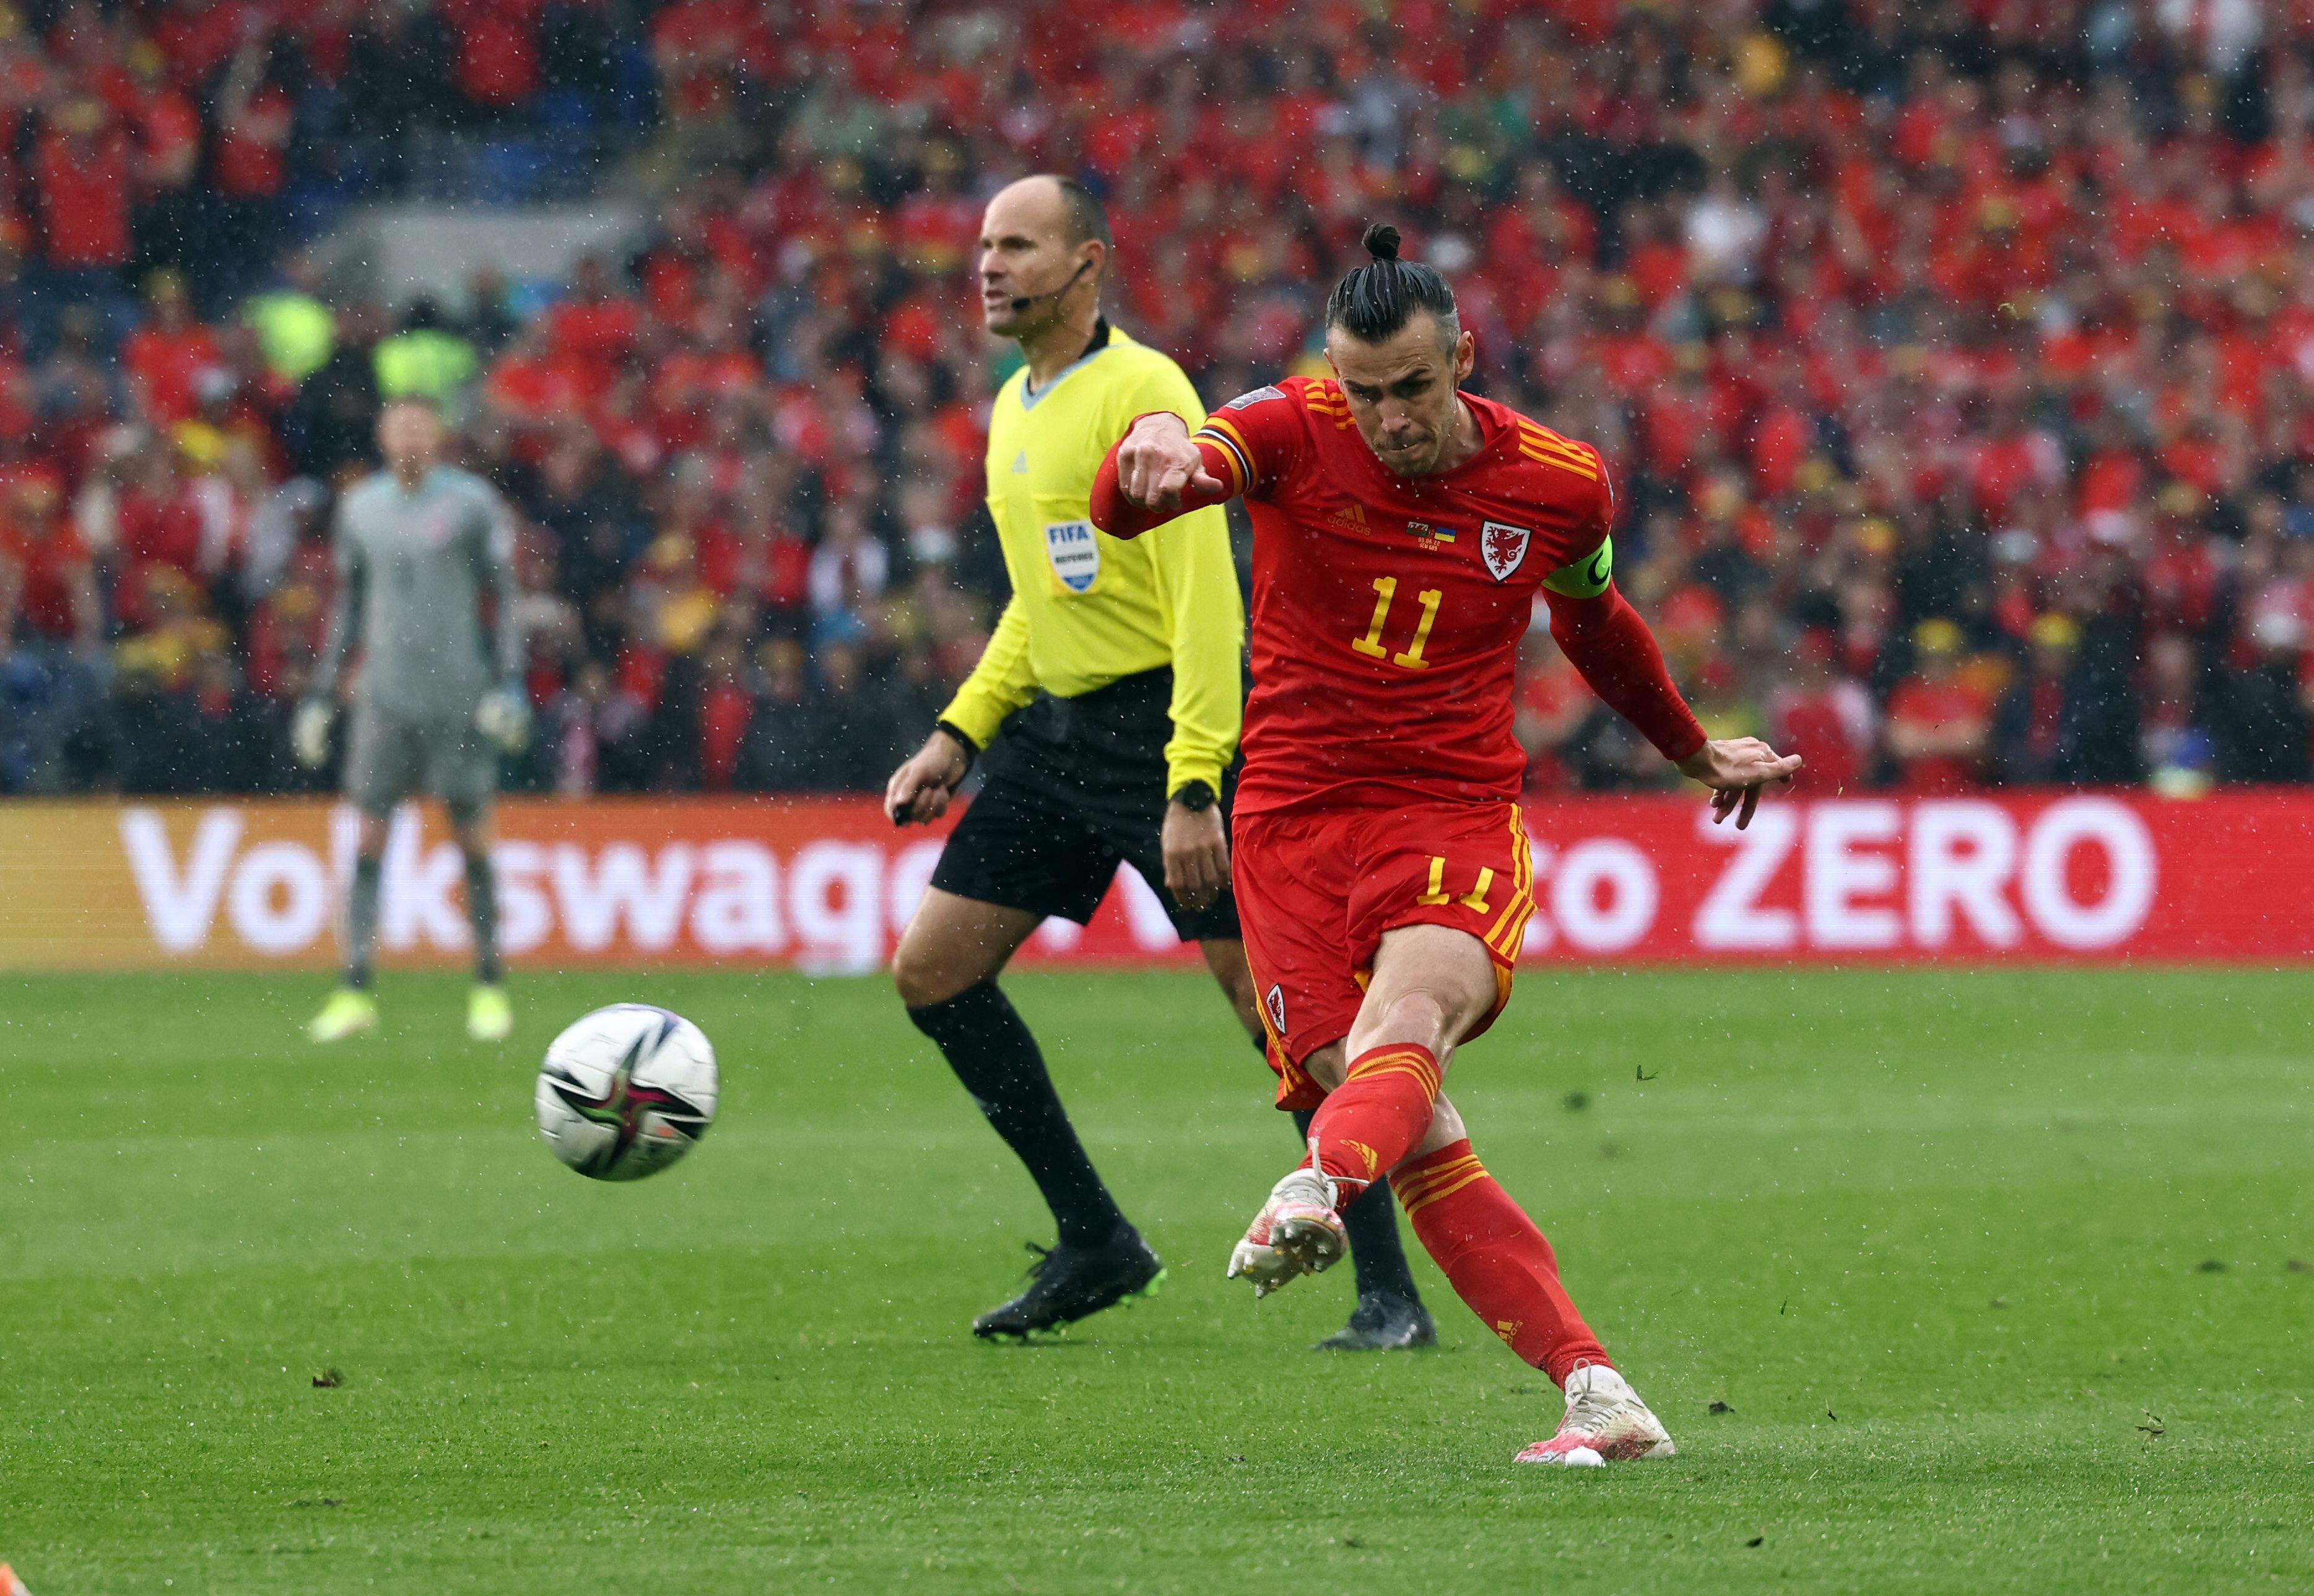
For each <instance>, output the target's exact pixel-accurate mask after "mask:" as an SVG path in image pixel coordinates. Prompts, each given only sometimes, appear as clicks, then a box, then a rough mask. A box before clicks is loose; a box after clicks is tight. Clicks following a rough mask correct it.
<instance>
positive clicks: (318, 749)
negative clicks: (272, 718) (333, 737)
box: [289, 698, 338, 771]
mask: <svg viewBox="0 0 2314 1596" xmlns="http://www.w3.org/2000/svg"><path fill="white" fill-rule="evenodd" d="M337 718H338V710H337V706H336V705H334V704H332V703H331V702H330V701H329V700H327V699H324V698H309V699H307V700H306V701H305V702H304V703H302V704H299V705H298V706H297V718H296V719H295V720H293V721H291V722H290V725H289V748H290V752H292V753H294V754H296V756H297V763H299V764H301V765H304V766H305V768H306V769H307V770H309V771H318V770H320V769H321V768H322V766H323V765H325V764H327V763H330V723H331V721H333V720H335V719H337Z"/></svg>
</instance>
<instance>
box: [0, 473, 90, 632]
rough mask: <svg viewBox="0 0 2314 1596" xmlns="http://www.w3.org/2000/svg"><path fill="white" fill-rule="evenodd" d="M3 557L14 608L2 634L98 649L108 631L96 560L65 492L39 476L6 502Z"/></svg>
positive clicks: (2, 617) (0, 531) (3, 620)
mask: <svg viewBox="0 0 2314 1596" xmlns="http://www.w3.org/2000/svg"><path fill="white" fill-rule="evenodd" d="M0 517H4V518H0V563H4V564H5V565H6V566H7V567H8V568H9V571H10V576H9V579H8V582H7V589H6V590H7V596H9V597H10V598H11V599H12V601H13V606H14V607H13V613H4V614H0V638H5V637H7V636H9V635H10V634H12V633H13V632H15V631H17V630H22V632H23V634H24V635H25V636H27V637H28V638H29V639H31V641H33V642H35V643H40V644H47V645H50V646H52V647H57V648H73V649H75V650H77V651H78V652H80V653H82V654H84V655H93V653H94V652H95V651H96V648H97V647H98V644H99V642H100V640H101V639H102V623H103V622H102V614H101V613H100V612H99V609H98V604H97V593H96V569H95V562H94V561H93V560H91V559H90V558H89V553H88V546H87V545H86V544H85V543H84V542H82V541H81V536H80V533H78V532H77V531H75V529H74V527H73V525H72V523H71V521H70V520H69V519H67V518H66V516H65V513H64V501H63V499H62V498H61V497H60V496H59V495H58V494H57V492H56V491H55V490H54V489H52V488H50V487H49V486H48V485H46V484H45V483H43V482H41V481H39V480H38V479H37V478H33V479H26V480H24V481H20V482H19V483H18V484H17V485H16V489H15V491H14V493H13V495H12V496H11V498H10V499H9V501H8V502H7V504H6V505H4V506H0Z"/></svg>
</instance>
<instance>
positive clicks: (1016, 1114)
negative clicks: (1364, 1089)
mask: <svg viewBox="0 0 2314 1596" xmlns="http://www.w3.org/2000/svg"><path fill="white" fill-rule="evenodd" d="M1108 252H1109V232H1108V217H1107V216H1105V215H1104V214H1103V212H1102V210H1101V206H1100V201H1099V200H1098V199H1096V198H1094V197H1093V196H1092V195H1091V193H1090V192H1088V191H1087V190H1084V189H1083V188H1082V187H1080V186H1079V185H1077V184H1075V183H1073V182H1070V181H1066V180H1064V179H1061V178H1057V177H1051V176H1039V177H1029V178H1023V179H1021V180H1020V181H1018V182H1016V183H1013V184H1012V185H1011V186H1010V187H1009V188H1007V189H1005V190H1002V192H1001V193H999V194H998V195H997V196H996V197H995V198H994V199H992V200H990V201H989V205H988V210H987V213H986V215H985V217H984V218H983V220H982V223H981V240H980V289H981V295H982V313H983V317H984V320H985V323H986V325H987V328H988V331H991V332H994V333H995V334H996V335H998V336H999V337H1001V338H1009V339H1013V340H1015V341H1016V342H1018V343H1019V344H1020V351H1021V353H1022V355H1023V356H1025V357H1027V363H1026V365H1025V366H1024V367H1023V369H1022V370H1020V372H1018V373H1016V374H1015V375H1013V376H1012V378H1011V380H1010V381H1009V382H1007V383H1006V384H1004V387H1003V389H1002V392H999V393H998V394H997V396H996V402H995V407H994V413H993V414H992V416H991V418H990V421H989V433H988V502H989V507H990V510H991V512H992V513H993V514H994V517H995V520H996V528H997V532H998V534H999V536H1000V538H1001V540H1002V543H1003V551H1004V567H1005V571H1006V573H1007V574H1008V575H1009V576H1010V577H1011V582H1012V597H1011V602H1010V603H1009V604H1006V605H1005V608H1004V614H1003V617H1002V620H1000V621H999V622H998V623H997V626H996V631H995V635H994V636H993V637H991V638H990V639H989V641H988V647H987V649H986V651H985V652H984V653H983V654H982V656H981V657H980V663H979V665H978V666H976V667H975V668H974V670H973V673H972V676H971V678H970V680H968V681H967V682H966V683H965V684H964V686H963V688H962V689H961V690H960V691H959V692H958V693H957V695H956V699H955V701H954V702H952V703H950V704H949V707H948V710H947V712H946V713H945V714H944V715H942V716H941V720H940V725H939V728H938V729H937V730H935V731H934V732H933V733H932V736H931V737H930V738H928V739H927V740H926V741H925V743H924V745H923V749H922V750H921V751H920V752H919V753H918V754H916V755H915V756H914V758H912V759H910V760H909V761H908V762H907V763H905V764H904V765H902V766H901V767H900V768H899V769H898V770H897V771H896V772H893V774H892V780H891V783H890V785H889V787H888V789H886V792H885V808H886V811H887V813H888V814H889V815H890V816H891V818H892V819H893V821H894V822H895V823H896V824H901V825H906V824H912V823H915V822H922V821H929V820H935V819H938V818H939V817H940V816H941V814H942V813H943V812H945V811H946V809H947V808H948V805H949V798H951V797H952V796H953V795H954V794H955V792H956V789H957V788H958V784H959V783H961V782H962V781H963V780H964V778H965V774H966V772H967V770H969V768H970V767H971V764H972V762H973V761H974V759H976V758H977V757H980V756H981V755H982V754H984V753H985V759H984V760H983V769H982V774H983V777H984V780H983V782H982V786H981V790H980V794H979V796H978V797H977V798H975V799H974V800H973V802H972V807H970V808H969V809H967V811H966V812H965V816H964V818H963V819H962V820H961V821H959V822H958V824H957V827H956V830H955V831H954V832H952V833H949V839H948V842H947V844H946V846H945V847H944V848H943V849H942V851H941V859H940V865H939V868H938V869H936V870H935V871H934V872H933V875H932V886H931V890H929V891H928V892H927V893H925V895H924V900H923V904H922V905H921V906H920V907H919V908H918V909H917V911H916V913H915V917H914V920H912V921H910V922H909V925H908V929H907V931H906V934H905V935H904V936H903V937H902V938H901V939H900V946H899V948H898V950H897V952H896V955H895V956H894V957H893V960H892V976H893V980H894V982H895V983H896V985H897V986H898V987H899V990H900V997H901V1000H902V1001H904V1002H905V1003H906V1004H907V1006H908V1018H910V1019H912V1020H914V1022H915V1025H916V1028H917V1029H919V1030H921V1031H923V1034H924V1035H925V1036H928V1037H930V1038H931V1039H932V1042H933V1043H934V1044H935V1045H938V1047H939V1048H940V1050H941V1054H942V1055H943V1056H944V1057H946V1058H947V1060H948V1062H949V1067H950V1068H951V1069H953V1070H954V1071H956V1074H957V1078H958V1080H960V1081H961V1082H962V1083H963V1085H964V1089H965V1090H966V1091H967V1092H969V1093H970V1094H971V1096H972V1098H973V1101H974V1102H976V1104H978V1105H979V1107H980V1111H981V1112H982V1113H983V1114H984V1115H986V1116H987V1118H988V1122H989V1124H991V1125H992V1126H994V1128H995V1130H996V1132H997V1133H998V1134H999V1135H1001V1136H1002V1137H1003V1138H1004V1140H1005V1142H1007V1143H1008V1144H1009V1145H1010V1146H1011V1149H1012V1151H1014V1152H1015V1153H1017V1154H1018V1155H1019V1156H1020V1161H1021V1162H1022V1163H1023V1164H1026V1165H1027V1166H1028V1168H1029V1175H1030V1176H1031V1177H1033V1178H1034V1179H1035V1181H1036V1182H1037V1186H1038V1191H1039V1192H1040V1193H1042V1194H1043V1195H1044V1198H1045V1201H1046V1204H1047V1206H1048V1207H1050V1208H1051V1209H1052V1211H1053V1218H1054V1221H1055V1225H1056V1227H1057V1229H1058V1231H1059V1239H1058V1242H1057V1245H1055V1247H1054V1248H1052V1250H1051V1251H1049V1252H1045V1253H1044V1254H1043V1255H1042V1257H1040V1258H1039V1259H1038V1263H1037V1265H1036V1267H1035V1269H1034V1270H1033V1271H1032V1279H1031V1280H1030V1282H1029V1287H1028V1289H1027V1290H1026V1291H1024V1292H1021V1293H1020V1296H1018V1297H1016V1298H1014V1299H1013V1300H1012V1301H1009V1302H1005V1303H1002V1304H1001V1305H999V1306H998V1307H995V1308H993V1309H989V1311H987V1312H986V1313H984V1314H982V1315H981V1316H980V1317H979V1318H977V1319H976V1320H974V1321H973V1331H974V1333H975V1334H976V1335H979V1336H990V1337H995V1336H1029V1335H1031V1334H1033V1333H1036V1332H1038V1331H1043V1330H1051V1329H1054V1328H1056V1327H1059V1326H1062V1325H1064V1324H1067V1323H1069V1322H1070V1321H1071V1320H1073V1319H1080V1318H1084V1317H1086V1316H1087V1315H1088V1314H1092V1313H1098V1312H1099V1311H1100V1310H1101V1309H1104V1308H1108V1307H1109V1306H1111V1305H1112V1304H1114V1303H1117V1302H1119V1301H1124V1300H1125V1299H1126V1298H1128V1297H1135V1296H1141V1295H1144V1294H1146V1293H1148V1292H1151V1291H1152V1290H1153V1289H1154V1288H1155V1286H1156V1284H1157V1283H1158V1282H1159V1280H1160V1279H1161V1277H1162V1275H1163V1273H1164V1271H1163V1267H1162V1265H1160V1264H1159V1262H1158V1259H1157V1255H1156V1253H1155V1252H1154V1251H1153V1250H1151V1248H1150V1247H1149V1244H1148V1243H1147V1242H1146V1241H1144V1240H1143V1239H1142V1238H1141V1233H1140V1232H1139V1231H1138V1230H1135V1228H1134V1226H1133V1225H1132V1223H1131V1222H1130V1221H1127V1220H1126V1217H1125V1215H1124V1213H1123V1212H1121V1211H1120V1210H1119V1209H1118V1207H1117V1202H1116V1199H1115V1198H1114V1197H1112V1196H1111V1195H1109V1191H1108V1186H1106V1185H1104V1184H1103V1182H1102V1180H1101V1177H1100V1174H1099V1172H1098V1171H1096V1170H1095V1169H1094V1168H1093V1166H1092V1160H1091V1159H1090V1158H1089V1157H1088V1156H1087V1155H1086V1152H1085V1150H1084V1145H1083V1143H1082V1142H1079V1141H1078V1140H1077V1133H1076V1130H1075V1127H1074V1126H1073V1125H1072V1124H1070V1123H1069V1116H1068V1111H1067V1110H1066V1109H1065V1108H1064V1107H1062V1106H1061V1099H1060V1096H1059V1094H1058V1093H1057V1092H1055V1090H1054V1089H1053V1080H1052V1077H1051V1075H1050V1074H1049V1073H1047V1071H1046V1068H1045V1060H1044V1055H1043V1054H1042V1053H1041V1052H1040V1051H1039V1050H1038V1046H1037V1039H1036V1037H1034V1036H1031V1035H1030V1034H1029V1027H1027V1026H1026V1025H1025V1024H1023V1023H1022V1022H1021V1019H1020V1015H1019V1013H1017V1012H1016V1011H1015V1010H1013V1007H1012V1004H1011V1001H1010V1000H1009V999H1007V998H1006V997H1005V995H1004V993H1003V991H1002V989H1001V988H1000V987H998V985H997V984H996V977H997V975H998V974H1000V973H1002V970H1003V968H1004V966H1005V965H1006V963H1007V962H1008V961H1009V960H1010V959H1011V957H1012V955H1013V953H1014V952H1015V951H1016V950H1017V949H1018V948H1020V944H1021V943H1023V942H1025V941H1026V940H1028V939H1029V933H1030V932H1032V931H1034V930H1036V929H1037V927H1038V925H1039V924H1040V923H1041V922H1042V921H1044V920H1045V918H1046V917H1047V915H1057V916H1059V917H1060V918H1062V919H1064V920H1073V921H1076V922H1077V923H1078V924H1080V925H1082V924H1083V923H1084V922H1085V921H1087V920H1089V919H1091V917H1092V913H1093V911H1094V910H1095V909H1096V908H1098V907H1099V906H1100V901H1101V898H1102V896H1103V895H1106V894H1107V892H1108V886H1109V883H1110V882H1111V881H1112V880H1114V879H1115V878H1116V876H1117V865H1118V863H1119V862H1120V861H1122V862H1124V863H1127V864H1130V865H1132V866H1133V868H1134V869H1135V870H1137V871H1139V872H1140V874H1141V876H1142V878H1143V879H1144V880H1145V881H1147V882H1148V883H1149V885H1150V886H1152V887H1153V888H1155V889H1156V890H1157V892H1158V894H1159V895H1160V896H1161V898H1162V900H1163V902H1164V905H1165V910H1166V913H1168V914H1169V915H1170V917H1171V919H1172V921H1173V926H1174V929H1175V930H1176V931H1177V932H1178V933H1179V935H1180V937H1181V939H1183V940H1184V941H1191V940H1194V941H1195V942H1196V943H1197V945H1198V948H1200V950H1202V951H1203V953H1204V954H1205V957H1206V966H1207V967H1208V968H1210V969H1211V970H1212V971H1213V974H1214V979H1215V980H1217V981H1218V982H1220V983H1221V986H1222V990H1223V992H1224V993H1226V994H1227V995H1228V997H1229V999H1230V1001H1231V1005H1232V1008H1234V1009H1235V1010H1236V1011H1237V1015H1238V1019H1239V1022H1240V1023H1241V1025H1243V1026H1244V1027H1245V1028H1246V1030H1247V1032H1248V1033H1249V1034H1250V1035H1251V1036H1253V1037H1254V1038H1255V1040H1256V1042H1257V1044H1259V1042H1260V1040H1261V1038H1262V1036H1264V1031H1263V1027H1262V1022H1261V1018H1260V1015H1259V1011H1258V1010H1256V1008H1255V1006H1254V995H1253V980H1252V977H1251V976H1250V974H1248V973H1247V970H1246V962H1245V944H1244V943H1243V942H1242V941H1241V940H1240V937H1239V930H1238V920H1237V908H1236V905H1235V904H1234V902H1233V901H1232V898H1231V896H1230V892H1229V872H1230V863H1229V840H1228V829H1227V819H1226V808H1227V804H1226V796H1227V795H1226V794H1225V792H1224V791H1223V789H1224V786H1225V785H1226V783H1225V780H1224V777H1225V773H1226V772H1227V771H1228V770H1229V767H1230V764H1231V762H1232V759H1233V758H1234V757H1235V755H1236V753H1237V736H1238V726H1239V721H1240V719H1241V712H1242V697H1243V690H1242V687H1241V671H1240V667H1239V654H1240V651H1241V648H1243V644H1244V638H1245V608H1244V604H1243V602H1242V601H1241V599H1240V597H1239V595H1238V586H1237V572H1236V569H1235V568H1234V567H1233V565H1232V562H1231V560H1230V550H1229V530H1228V526H1227V524H1226V523H1225V522H1224V521H1223V516H1222V512H1221V511H1220V510H1218V509H1213V510H1204V511H1199V512H1197V513H1194V514H1191V515H1188V516H1182V517H1180V518H1179V520H1177V521H1176V522H1175V523H1174V524H1173V525H1170V526H1169V527H1167V528H1166V529H1165V530H1164V531H1162V532H1161V533H1157V534H1156V535H1155V539H1154V541H1149V540H1144V541H1142V542H1134V543H1123V542H1117V541H1116V540H1115V539H1113V538H1110V537H1108V536H1107V535H1106V534H1105V533H1100V532H1097V531H1095V530H1094V528H1093V525H1092V523H1091V519H1090V515H1091V512H1090V509H1089V508H1088V504H1087V498H1088V495H1089V494H1090V493H1091V488H1092V481H1093V473H1094V472H1095V471H1096V470H1097V469H1098V468H1099V467H1100V462H1101V457H1102V455H1103V454H1105V453H1106V452H1107V451H1108V446H1109V445H1111V444H1113V443H1115V442H1116V441H1117V439H1118V438H1119V437H1122V436H1124V435H1125V429H1126V427H1128V426H1129V425H1131V423H1132V421H1133V419H1134V418H1135V416H1138V415H1141V414H1144V413H1145V412H1148V411H1152V410H1163V411H1166V412H1168V413H1170V414H1172V415H1175V416H1179V418H1181V419H1182V420H1183V422H1184V424H1185V425H1187V424H1193V423H1195V422H1197V421H1200V420H1203V419H1204V418H1205V408H1204V407H1203V406H1202V405H1200V404H1199V403H1198V402H1197V391H1196V390H1195V389H1194V388H1192V387H1191V386H1190V385H1189V380H1188V377H1186V376H1184V375H1182V374H1181V368H1180V367H1179V366H1176V365H1175V364H1174V363H1173V362H1172V361H1171V360H1170V359H1169V358H1167V357H1165V356H1164V355H1162V354H1161V353H1159V352H1158V351H1156V350H1154V349H1152V348H1146V347H1144V345H1141V344H1138V343H1135V341H1134V340H1133V339H1130V338H1127V337H1126V335H1125V334H1124V333H1122V332H1120V331H1117V330H1116V329H1114V328H1112V327H1111V326H1110V325H1109V324H1108V321H1107V320H1106V319H1105V318H1104V317H1103V316H1102V315H1101V313H1100V288H1101V278H1102V277H1103V276H1104V275H1105V270H1106V268H1107V266H1108ZM1347 1222H1348V1224H1349V1227H1350V1238H1351V1250H1352V1253H1353V1256H1354V1259H1355V1262H1356V1265H1357V1271H1358V1291H1359V1300H1358V1307H1357V1310H1356V1313H1354V1314H1353V1315H1352V1317H1351V1320H1350V1323H1349V1325H1348V1326H1347V1327H1345V1328H1344V1329H1343V1330H1342V1331H1340V1332H1339V1333H1338V1334H1337V1335H1336V1336H1332V1337H1330V1338H1329V1340H1328V1341H1327V1342H1326V1343H1325V1344H1324V1345H1327V1346H1329V1347H1334V1348H1339V1349H1346V1350H1373V1349H1381V1348H1386V1347H1400V1346H1414V1345H1426V1344H1427V1343H1428V1342H1430V1341H1431V1340H1433V1339H1434V1338H1435V1331H1434V1330H1433V1328H1432V1327H1431V1323H1430V1318H1429V1315H1428V1314H1427V1313H1426V1311H1424V1309H1423V1307H1422V1303H1421V1301H1420V1299H1419V1298H1418V1297H1417V1296H1416V1294H1415V1289H1414V1282H1413V1279H1412V1277H1411V1276H1410V1275H1409V1274H1408V1273H1407V1268H1406V1254H1405V1249H1404V1248H1403V1247H1402V1246H1401V1245H1400V1241H1399V1238H1398V1215H1397V1211H1396V1209H1395V1207H1394V1206H1393V1205H1392V1204H1391V1201H1390V1199H1389V1196H1388V1195H1387V1194H1386V1193H1384V1194H1382V1195H1381V1200H1380V1201H1379V1202H1375V1201H1373V1200H1371V1199H1370V1200H1368V1201H1367V1202H1365V1203H1363V1204H1357V1205H1356V1207H1355V1208H1354V1210H1353V1211H1352V1212H1351V1213H1350V1214H1349V1215H1348V1216H1347Z"/></svg>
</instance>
